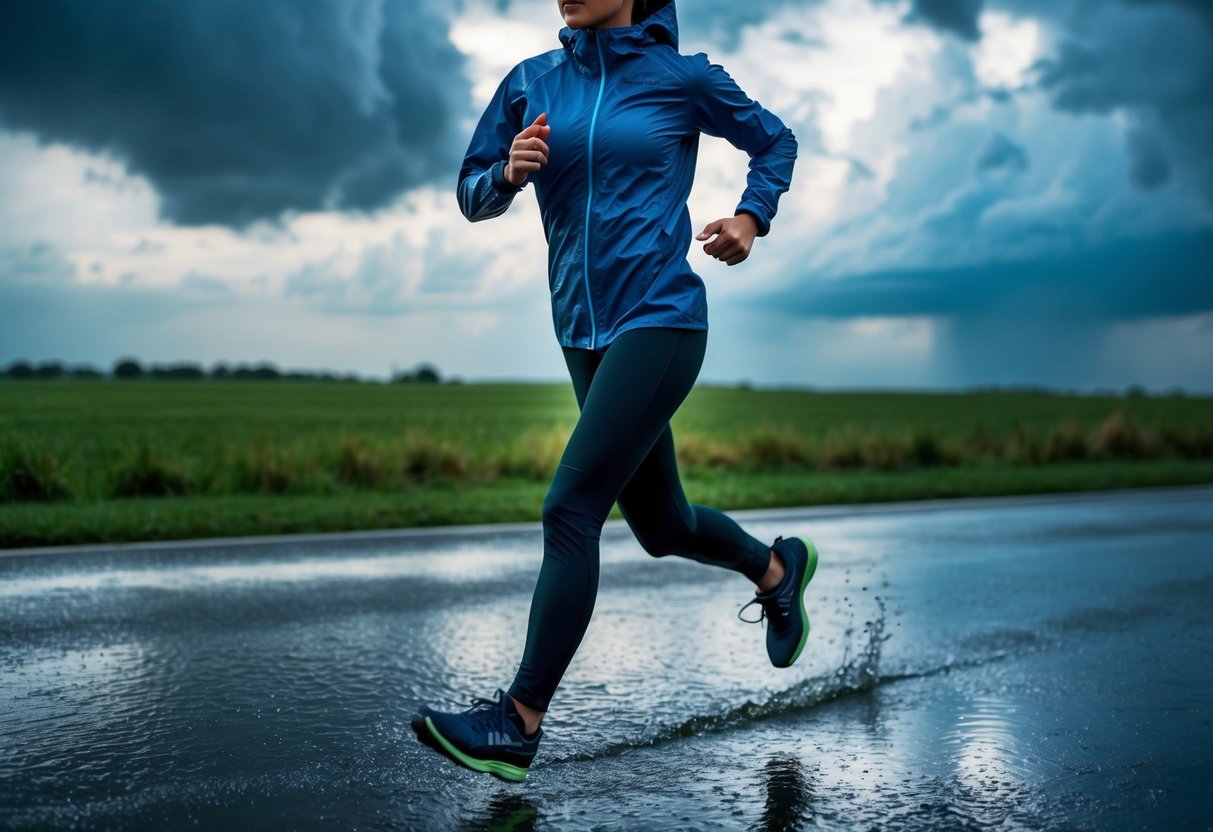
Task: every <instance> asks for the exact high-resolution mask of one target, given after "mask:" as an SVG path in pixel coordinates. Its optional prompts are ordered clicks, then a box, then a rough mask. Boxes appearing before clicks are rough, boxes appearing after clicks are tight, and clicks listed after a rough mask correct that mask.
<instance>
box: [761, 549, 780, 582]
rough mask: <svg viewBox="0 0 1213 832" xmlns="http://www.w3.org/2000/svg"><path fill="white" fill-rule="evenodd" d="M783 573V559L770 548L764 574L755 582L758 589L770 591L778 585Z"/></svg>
mask: <svg viewBox="0 0 1213 832" xmlns="http://www.w3.org/2000/svg"><path fill="white" fill-rule="evenodd" d="M783 573H784V569H783V559H782V558H780V557H779V555H778V554H777V553H776V552H775V550H774V549H772V550H771V561H770V563H769V564H768V566H767V571H766V574H765V575H763V576H762V578H761V579H760V580H759V581H758V583H757V587H758V591H759V592H770V591H771V590H772V589H774V588H775V587H777V586H779V582H780V581H782V580H783Z"/></svg>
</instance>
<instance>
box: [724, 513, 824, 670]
mask: <svg viewBox="0 0 1213 832" xmlns="http://www.w3.org/2000/svg"><path fill="white" fill-rule="evenodd" d="M771 548H772V549H774V550H775V553H776V554H777V555H779V560H780V561H781V562H782V563H783V570H784V571H783V579H782V580H780V582H779V584H778V585H777V586H775V587H774V588H773V589H770V590H768V591H767V592H756V593H754V598H753V600H751V601H750V602H749V604H746V605H745V606H744V607H742V608H741V609H740V610H738V611H737V617H738V618H741V620H742V621H745V622H746V623H748V624H757V623H759V622H760V621H762V620H763V619H764V618H765V619H766V620H767V621H768V622H769V624H768V625H767V655H768V656H769V657H770V659H771V664H773V665H775V666H776V667H791V666H792V665H793V664H794V663H795V661H796V660H797V659H798V658H800V654H801V652H803V651H804V645H805V642H806V641H808V638H809V614H808V613H807V612H806V611H805V608H804V593H805V590H806V589H807V588H808V586H809V581H811V580H812V579H813V573H814V572H816V571H817V548H816V547H815V546H814V545H813V541H811V540H809V539H808V538H807V537H803V536H802V537H790V538H788V539H787V540H785V539H784V538H783V537H782V536H781V537H777V538H775V542H774V544H772V545H771ZM750 604H759V605H760V606H761V607H762V613H761V614H760V615H759V617H758V618H755V619H749V618H744V617H742V615H741V613H742V612H744V611H745V609H746V607H749V606H750Z"/></svg>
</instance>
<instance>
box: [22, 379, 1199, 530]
mask: <svg viewBox="0 0 1213 832" xmlns="http://www.w3.org/2000/svg"><path fill="white" fill-rule="evenodd" d="M576 419H577V407H576V403H575V401H574V398H573V395H572V390H571V388H570V387H569V386H568V385H376V384H342V385H334V384H323V383H306V382H298V383H296V382H281V381H279V382H214V381H207V382H169V381H157V382H105V381H97V382H82V381H51V380H46V381H21V382H12V381H10V382H0V546H8V547H12V546H23V545H38V544H43V543H45V544H58V543H78V542H80V543H82V542H94V541H130V540H140V539H154V538H180V537H203V536H211V535H244V534H268V533H283V532H295V531H338V530H346V529H357V528H379V527H396V526H413V525H434V524H457V523H476V522H494V521H508V520H534V519H537V518H538V512H539V508H540V505H541V503H542V499H543V494H544V492H545V490H546V485H547V482H548V481H549V480H550V477H551V474H552V472H553V471H554V470H555V467H556V464H557V463H558V461H559V458H560V453H561V451H562V450H563V447H564V443H565V441H566V440H567V437H568V435H569V432H570V431H571V430H572V427H573V425H574V424H575V423H576ZM673 427H674V434H675V438H676V441H677V445H678V453H679V462H680V466H681V468H682V472H683V476H684V480H685V482H686V487H687V492H688V495H689V496H690V497H691V499H693V500H698V501H700V502H706V503H710V504H713V505H716V506H718V507H720V508H723V509H726V510H727V509H738V508H747V507H760V506H776V505H800V504H812V503H838V502H863V501H871V500H889V499H916V498H922V497H939V496H965V495H977V494H1010V493H1025V492H1041V491H1062V490H1088V489H1097V488H1117V487H1130V486H1140V485H1163V484H1179V483H1194V482H1213V398H1208V397H1185V396H1170V397H1148V396H1128V397H1120V396H1066V395H1051V394H1046V393H1040V392H983V393H968V394H906V393H817V392H806V391H753V390H740V389H730V388H713V387H698V388H696V389H695V390H694V391H693V392H692V394H691V396H690V397H689V398H688V400H687V402H686V403H685V404H684V405H683V407H682V408H681V410H680V411H679V413H678V414H677V415H676V416H675V419H674V423H673Z"/></svg>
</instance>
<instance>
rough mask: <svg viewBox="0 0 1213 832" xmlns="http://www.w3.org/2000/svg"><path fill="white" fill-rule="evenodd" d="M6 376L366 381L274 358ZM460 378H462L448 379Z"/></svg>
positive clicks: (9, 373)
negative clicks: (280, 363)
mask: <svg viewBox="0 0 1213 832" xmlns="http://www.w3.org/2000/svg"><path fill="white" fill-rule="evenodd" d="M2 375H3V377H4V378H9V379H38V378H42V379H45V378H65V379H105V378H112V379H118V380H144V379H152V380H156V379H173V380H186V381H190V380H203V379H217V380H222V381H228V380H245V379H256V380H266V379H271V380H278V379H282V380H286V381H334V382H338V381H339V382H354V383H357V382H361V381H364V379H363V378H361V377H360V376H359V375H358V374H357V373H340V374H339V373H334V372H330V371H327V370H325V371H319V372H312V371H307V370H288V371H282V370H279V369H278V368H277V367H275V366H274V365H273V364H272V363H270V362H264V361H263V362H261V363H258V364H235V365H231V364H227V363H224V362H219V363H217V364H215V365H213V366H212V367H211V368H210V370H209V371H208V370H206V369H205V368H204V367H203V366H202V365H201V364H197V363H193V362H188V361H186V362H179V363H176V364H149V365H147V366H144V365H143V364H141V363H140V362H139V361H138V360H137V359H135V358H120V359H118V360H117V361H115V362H114V366H113V368H112V369H111V370H110V371H109V372H108V373H107V372H104V371H102V370H100V369H98V368H97V367H95V366H92V365H90V364H74V365H71V366H68V365H66V364H64V363H63V362H61V361H44V362H42V363H39V364H34V363H32V362H29V361H25V360H23V359H18V360H16V361H13V362H12V363H10V364H9V365H8V367H7V368H5V370H4V372H3V374H2ZM442 380H443V379H442V375H441V374H440V373H439V372H438V368H437V367H435V366H434V365H432V364H418V365H417V366H416V367H415V368H414V369H413V370H412V371H405V372H400V371H397V372H394V373H393V374H392V382H393V383H414V382H419V383H422V384H438V383H440V382H441V381H442ZM447 381H448V382H457V381H458V379H453V378H452V379H447Z"/></svg>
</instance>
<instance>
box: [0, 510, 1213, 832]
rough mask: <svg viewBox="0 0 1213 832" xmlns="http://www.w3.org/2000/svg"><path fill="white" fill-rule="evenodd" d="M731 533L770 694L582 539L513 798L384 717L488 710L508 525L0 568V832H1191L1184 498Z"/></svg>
mask: <svg viewBox="0 0 1213 832" xmlns="http://www.w3.org/2000/svg"><path fill="white" fill-rule="evenodd" d="M734 517H736V518H737V519H738V520H739V522H741V523H742V525H744V526H745V527H746V528H747V529H749V530H750V531H751V532H752V533H754V534H755V535H757V536H758V537H760V538H763V539H768V540H769V539H773V538H774V536H775V535H777V534H783V535H790V534H800V533H808V534H809V535H811V536H812V537H813V538H814V540H815V541H816V543H817V545H818V548H819V550H820V552H821V566H820V568H819V571H818V574H817V576H816V578H815V579H814V581H813V584H812V585H811V598H810V601H809V607H810V614H811V616H812V624H813V631H812V634H811V636H810V641H809V646H808V647H807V648H806V652H805V655H804V656H803V657H802V658H801V660H800V661H799V662H798V663H797V665H796V666H795V667H794V668H791V669H787V670H777V669H775V668H772V667H771V666H770V665H769V664H768V663H767V661H766V656H765V653H764V651H763V646H762V644H763V642H762V639H763V632H762V630H761V627H759V626H757V625H748V624H745V623H743V622H741V621H739V620H738V619H737V617H736V612H737V610H738V609H739V608H740V607H741V606H742V604H744V603H745V602H746V601H747V600H748V599H749V597H750V595H751V593H752V585H749V584H747V583H746V581H745V580H744V578H741V577H740V576H738V575H736V574H733V573H728V572H724V571H721V570H714V569H712V568H710V567H706V566H702V565H700V564H696V563H692V562H690V561H685V560H679V559H676V558H665V559H660V560H656V559H653V558H650V557H648V556H647V555H645V554H644V553H643V551H642V550H641V549H640V547H639V546H638V545H637V544H636V542H635V541H634V539H632V537H631V536H630V534H629V532H628V531H627V528H626V526H623V525H620V524H614V523H613V524H609V525H608V528H607V529H606V530H605V532H604V535H603V567H602V578H601V589H600V594H599V598H598V603H597V606H596V609H595V613H594V618H593V620H592V622H591V624H590V629H589V631H588V633H587V634H586V638H585V641H584V642H583V644H582V647H581V650H580V652H579V653H578V655H577V657H576V658H575V659H574V662H573V665H572V666H571V668H570V671H569V674H568V675H567V676H566V677H565V680H564V682H563V684H562V687H561V689H560V691H559V692H558V693H557V697H556V700H555V702H554V704H553V709H552V711H551V712H550V714H549V717H548V719H547V721H546V722H545V729H546V731H547V736H546V738H545V740H544V743H543V745H542V746H541V748H540V752H539V756H538V757H537V758H536V761H535V764H534V766H533V767H532V770H531V774H530V776H529V777H528V779H527V781H526V782H525V783H524V784H522V785H517V786H515V785H508V784H505V783H502V782H501V781H498V780H495V779H493V778H490V777H487V776H485V775H476V774H472V773H471V772H467V771H465V770H463V769H459V768H456V767H455V766H454V765H453V764H451V763H449V762H447V761H446V760H443V759H441V758H438V757H437V756H436V755H434V754H433V753H432V752H431V751H429V750H428V749H426V748H424V747H422V746H421V745H420V744H419V743H418V742H417V741H416V739H415V737H414V736H413V735H412V732H411V731H410V730H409V727H408V717H409V714H410V712H411V710H412V708H413V707H414V706H415V705H416V704H418V703H421V702H430V703H436V704H441V705H446V706H449V707H451V708H453V707H455V706H459V705H461V704H462V705H463V706H466V703H467V700H468V699H469V698H470V697H471V696H473V695H479V696H488V695H491V694H492V692H493V690H494V689H495V688H496V687H506V686H507V685H508V683H509V681H510V679H511V677H512V674H513V671H514V669H515V667H516V665H517V661H518V659H519V657H520V655H521V649H522V640H523V638H524V636H525V627H526V616H527V611H528V606H529V603H530V594H531V590H532V588H533V586H534V580H535V576H536V574H537V572H538V568H539V561H540V532H539V529H538V526H535V525H525V526H497V527H476V528H463V529H447V530H421V531H408V532H388V533H383V532H376V533H362V534H354V535H324V536H312V537H289V538H274V539H265V540H260V541H250V540H244V541H227V542H202V543H187V544H180V543H178V544H157V545H146V546H133V547H109V548H104V547H103V548H99V549H93V550H71V551H47V550H43V551H41V552H38V553H29V552H24V553H23V552H16V553H8V554H7V555H5V556H0V827H4V828H17V829H25V828H43V827H46V826H59V827H69V828H70V827H78V828H111V829H163V828H166V827H173V828H179V827H182V826H186V825H194V824H197V825H199V827H200V828H216V827H224V828H228V829H234V828H247V827H261V828H280V829H289V828H299V829H320V828H333V829H348V828H360V829H363V828H370V829H396V828H407V829H412V828H418V829H422V828H436V829H448V828H451V829H453V828H475V829H512V830H522V829H582V828H584V829H648V830H651V829H699V828H702V829H721V828H725V829H784V828H828V829H835V828H837V829H866V828H875V827H881V828H912V829H933V828H975V829H976V828H989V827H991V826H998V827H999V828H1015V829H1021V828H1026V829H1033V828H1041V829H1046V828H1047V829H1058V828H1062V829H1069V828H1074V829H1140V828H1155V829H1176V828H1189V829H1208V828H1210V827H1211V826H1213V799H1211V798H1210V795H1213V488H1187V489H1160V490H1151V491H1135V492H1120V493H1106V494H1092V495H1081V496H1074V497H1060V498H1059V497H1028V498H1012V499H1000V500H975V501H954V502H936V503H919V504H895V505H885V506H872V507H860V508H855V507H846V508H820V509H805V510H786V511H771V512H737V513H735V514H734ZM749 612H750V613H753V609H751V610H750V611H749Z"/></svg>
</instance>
